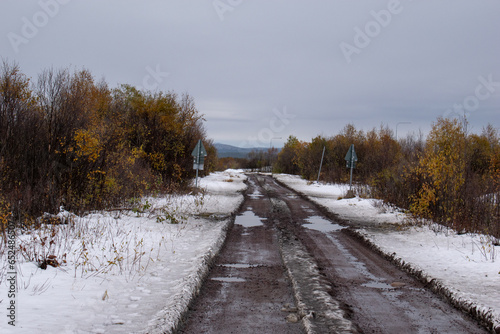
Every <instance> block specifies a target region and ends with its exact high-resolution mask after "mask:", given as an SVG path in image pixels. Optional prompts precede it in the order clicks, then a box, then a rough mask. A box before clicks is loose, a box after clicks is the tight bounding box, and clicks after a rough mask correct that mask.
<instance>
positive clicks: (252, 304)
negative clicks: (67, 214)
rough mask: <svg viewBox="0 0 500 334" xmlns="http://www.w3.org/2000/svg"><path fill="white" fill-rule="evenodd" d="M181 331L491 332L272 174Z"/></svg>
mask: <svg viewBox="0 0 500 334" xmlns="http://www.w3.org/2000/svg"><path fill="white" fill-rule="evenodd" d="M248 176H249V179H248V182H249V187H248V190H247V191H246V194H245V202H244V204H243V206H242V210H241V212H240V213H239V215H238V216H237V217H236V220H235V224H234V226H233V228H232V229H231V231H230V232H229V233H228V237H227V240H226V244H225V245H224V247H223V249H222V250H221V253H220V255H219V256H218V257H217V259H216V262H215V264H214V266H213V268H212V270H211V272H210V274H209V276H208V278H207V280H206V282H205V283H204V285H203V287H202V290H201V292H200V295H199V297H198V298H197V299H196V300H195V301H194V302H193V304H192V305H191V308H190V311H189V312H188V314H187V315H186V318H185V320H184V322H183V324H182V326H181V328H179V329H178V331H177V333H196V334H199V333H222V334H224V333H271V334H279V333H287V334H288V333H290V334H293V333H398V334H399V333H487V332H486V331H485V330H484V329H483V328H482V327H480V326H479V325H478V324H476V323H475V322H474V321H473V320H471V319H470V318H469V317H468V316H467V315H465V314H463V313H461V312H460V311H458V310H456V309H454V308H453V307H452V306H450V305H448V304H447V303H446V302H444V301H443V300H441V299H440V298H439V297H438V296H436V295H434V294H433V293H432V292H430V291H429V290H427V289H426V288H425V287H424V286H423V285H422V284H421V283H420V282H419V281H417V280H416V279H414V278H413V277H411V276H409V275H407V274H406V273H404V272H403V271H401V270H399V269H398V268H396V267H395V266H394V265H392V264H391V263H390V262H388V261H387V260H385V259H384V258H383V257H381V256H380V255H378V254H376V253H375V252H373V251H372V250H371V249H369V248H368V247H367V246H366V245H365V244H363V243H362V242H360V241H359V240H358V239H357V238H356V237H354V236H352V234H351V233H349V227H348V226H343V225H340V224H338V223H336V222H335V221H334V219H332V216H331V215H328V216H329V218H328V217H326V216H325V215H324V214H323V210H321V209H320V208H318V207H317V206H316V205H314V204H312V203H311V202H309V201H307V200H305V199H304V198H302V197H301V196H300V195H299V194H297V193H295V192H294V191H292V190H290V189H288V188H286V187H283V186H281V185H279V184H277V183H276V182H275V181H274V180H273V179H272V178H271V177H270V176H266V175H260V174H249V175H248Z"/></svg>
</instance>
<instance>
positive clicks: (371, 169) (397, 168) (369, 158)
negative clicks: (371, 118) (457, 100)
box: [274, 118, 500, 238]
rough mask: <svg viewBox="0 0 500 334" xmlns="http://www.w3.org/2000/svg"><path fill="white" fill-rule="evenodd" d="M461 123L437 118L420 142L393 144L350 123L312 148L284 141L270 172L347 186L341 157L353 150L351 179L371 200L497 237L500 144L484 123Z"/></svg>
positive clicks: (384, 133) (383, 132) (386, 132)
mask: <svg viewBox="0 0 500 334" xmlns="http://www.w3.org/2000/svg"><path fill="white" fill-rule="evenodd" d="M464 124H466V122H461V121H459V120H457V119H445V118H438V119H437V121H436V122H435V123H434V124H433V126H432V130H431V131H430V133H429V134H428V136H427V137H426V138H424V136H423V135H421V134H420V135H419V136H415V135H410V136H407V137H406V138H404V139H400V140H396V139H395V138H394V136H393V133H392V131H391V130H390V129H389V128H388V127H386V126H385V127H384V126H381V127H380V128H379V129H372V130H371V131H368V132H366V133H365V132H363V131H361V130H358V129H356V127H355V126H354V125H352V124H348V125H347V126H345V127H344V129H343V130H342V131H341V132H340V133H339V134H337V135H335V136H332V137H329V138H326V137H323V136H318V137H315V138H313V139H312V140H311V142H304V141H300V140H298V139H297V138H296V137H294V136H290V137H289V138H288V140H287V142H286V144H285V145H284V147H283V149H282V150H281V152H280V153H279V154H278V157H277V161H276V163H275V165H274V170H275V171H276V172H283V173H290V174H297V175H301V176H302V177H304V178H305V179H308V180H316V178H317V176H318V170H319V164H320V160H321V155H322V153H323V148H325V156H324V160H323V168H322V171H321V176H320V178H321V180H323V181H326V182H332V183H346V182H349V169H347V168H346V162H345V160H344V158H345V155H346V153H347V151H348V149H349V147H350V145H351V144H354V147H355V150H356V153H357V156H358V159H359V160H358V163H357V165H356V169H355V171H354V180H355V181H356V182H357V183H359V184H363V185H367V186H368V188H369V189H370V195H371V196H373V197H377V198H380V199H383V200H385V201H387V202H390V203H393V204H395V205H397V206H399V207H401V208H405V209H407V210H409V211H410V212H411V213H413V214H414V215H415V216H417V217H421V218H427V219H432V220H433V221H436V222H438V223H441V224H443V225H446V226H449V227H451V228H454V229H456V230H458V231H467V232H484V233H487V234H491V235H494V236H496V237H497V238H498V237H500V138H499V133H498V131H497V129H495V128H494V127H492V126H491V125H488V126H487V127H485V128H484V129H483V131H482V133H481V134H473V133H468V131H467V128H466V126H465V125H464Z"/></svg>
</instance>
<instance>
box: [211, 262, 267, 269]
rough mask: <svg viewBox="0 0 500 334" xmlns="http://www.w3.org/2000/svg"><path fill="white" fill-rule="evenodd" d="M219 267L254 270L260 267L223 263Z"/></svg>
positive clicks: (256, 265)
mask: <svg viewBox="0 0 500 334" xmlns="http://www.w3.org/2000/svg"><path fill="white" fill-rule="evenodd" d="M220 266H221V267H227V268H243V269H246V268H256V267H258V266H260V264H248V263H225V264H221V265H220Z"/></svg>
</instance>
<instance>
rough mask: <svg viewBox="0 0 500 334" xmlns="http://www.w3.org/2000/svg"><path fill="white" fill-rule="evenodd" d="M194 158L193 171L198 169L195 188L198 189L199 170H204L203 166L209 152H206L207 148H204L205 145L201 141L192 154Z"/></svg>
mask: <svg viewBox="0 0 500 334" xmlns="http://www.w3.org/2000/svg"><path fill="white" fill-rule="evenodd" d="M191 155H192V156H193V158H194V160H193V169H196V181H195V187H198V170H200V169H201V170H203V167H204V166H203V165H204V162H205V157H206V156H207V150H205V146H203V143H202V142H201V139H200V140H198V143H197V144H196V147H195V148H194V150H193V153H191Z"/></svg>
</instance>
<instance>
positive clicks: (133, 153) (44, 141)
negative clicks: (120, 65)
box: [0, 60, 216, 233]
mask: <svg viewBox="0 0 500 334" xmlns="http://www.w3.org/2000/svg"><path fill="white" fill-rule="evenodd" d="M203 121H204V120H203V115H201V114H200V113H199V112H198V110H197V109H196V107H195V103H194V100H193V98H192V97H191V96H190V95H188V94H182V95H178V94H176V93H174V92H161V91H156V92H150V91H143V90H138V89H137V88H135V87H133V86H129V85H121V86H120V87H118V88H110V87H109V86H108V84H107V83H106V82H105V81H104V80H101V81H96V79H95V78H94V77H93V76H92V74H91V73H90V72H89V71H88V70H86V69H82V70H76V71H74V72H73V71H71V70H70V69H59V70H56V69H46V70H43V71H42V72H41V73H40V74H39V75H38V78H36V79H32V78H28V77H27V76H26V75H24V74H23V73H22V72H21V70H20V69H19V67H18V65H17V64H12V63H9V62H7V61H5V60H4V61H3V62H2V63H1V64H0V222H1V228H2V231H3V232H4V233H5V229H6V225H7V223H8V222H9V221H10V222H15V223H16V225H17V226H20V225H30V224H32V223H34V222H35V219H36V218H37V217H40V216H41V215H42V214H43V213H44V212H49V213H58V212H59V210H60V207H61V206H63V207H64V208H65V209H66V210H68V211H71V212H74V213H77V214H80V213H83V212H87V211H90V210H98V209H104V208H111V207H117V206H123V205H124V204H126V203H130V200H131V199H132V200H133V199H138V198H141V197H143V196H146V195H151V194H160V193H171V192H173V191H176V190H182V189H186V188H187V187H188V186H189V181H190V180H191V179H192V177H194V171H193V160H192V156H191V152H192V150H193V148H194V147H195V145H196V143H197V141H198V140H199V139H202V140H203V143H204V145H205V147H206V149H207V151H208V157H207V160H206V161H205V171H207V172H210V171H211V170H213V169H214V167H215V164H216V158H214V157H216V153H215V148H214V147H213V144H212V141H211V140H209V139H207V137H206V132H205V129H204V126H203Z"/></svg>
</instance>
